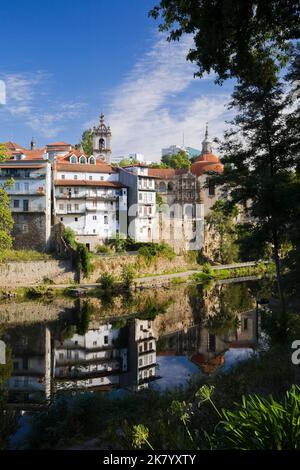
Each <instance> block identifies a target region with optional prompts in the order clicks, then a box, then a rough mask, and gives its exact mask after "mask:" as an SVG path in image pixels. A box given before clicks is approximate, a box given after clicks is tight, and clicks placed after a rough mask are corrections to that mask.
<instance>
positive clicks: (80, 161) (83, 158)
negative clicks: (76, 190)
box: [79, 155, 86, 165]
mask: <svg viewBox="0 0 300 470" xmlns="http://www.w3.org/2000/svg"><path fill="white" fill-rule="evenodd" d="M79 163H81V164H82V165H84V164H85V163H86V158H85V157H84V156H83V155H82V156H81V157H80V158H79Z"/></svg>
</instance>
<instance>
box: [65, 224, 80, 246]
mask: <svg viewBox="0 0 300 470" xmlns="http://www.w3.org/2000/svg"><path fill="white" fill-rule="evenodd" d="M63 239H64V241H65V242H66V244H67V245H69V246H70V247H71V248H73V250H76V246H77V241H76V235H75V232H74V230H72V229H71V228H69V227H65V228H64V232H63Z"/></svg>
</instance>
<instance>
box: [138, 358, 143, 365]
mask: <svg viewBox="0 0 300 470" xmlns="http://www.w3.org/2000/svg"><path fill="white" fill-rule="evenodd" d="M142 365H143V359H139V366H140V367H141V366H142Z"/></svg>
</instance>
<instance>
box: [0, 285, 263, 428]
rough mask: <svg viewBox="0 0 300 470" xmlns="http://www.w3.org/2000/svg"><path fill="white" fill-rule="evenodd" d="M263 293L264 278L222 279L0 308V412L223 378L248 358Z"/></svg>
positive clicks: (257, 329)
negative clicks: (90, 395) (199, 377)
mask: <svg viewBox="0 0 300 470" xmlns="http://www.w3.org/2000/svg"><path fill="white" fill-rule="evenodd" d="M269 289H270V281H268V280H267V279H252V280H247V281H239V280H231V281H223V282H222V281H220V282H217V283H211V284H207V285H178V286H173V287H170V288H164V289H157V290H154V289H152V290H150V289H145V290H143V291H140V292H138V293H135V294H133V295H123V296H117V297H111V296H108V297H102V298H96V297H90V298H76V299H72V298H67V299H65V298H55V299H47V300H45V301H43V302H41V301H27V302H23V303H17V302H16V303H14V302H13V301H5V302H2V303H1V304H0V309H1V310H0V312H1V313H0V339H1V343H0V344H1V351H0V352H1V357H0V360H1V358H2V364H1V366H0V373H1V377H0V384H1V394H2V406H5V408H6V409H9V410H13V411H14V413H16V414H17V415H18V416H24V414H25V415H28V414H36V413H40V412H42V411H43V410H45V409H47V407H48V406H49V404H50V403H51V402H52V401H53V400H55V399H56V398H57V397H58V396H61V395H64V396H67V397H69V396H74V395H76V394H78V393H80V394H82V393H85V392H93V393H95V394H102V393H104V392H106V393H110V394H113V395H121V394H124V393H131V394H135V393H139V392H140V391H142V390H144V389H148V388H153V389H156V390H160V391H161V390H165V389H167V388H169V389H172V388H175V387H178V386H182V387H185V386H186V385H187V384H188V383H189V381H190V380H191V379H193V376H195V374H196V375H199V374H206V375H207V374H216V373H219V372H220V371H224V370H226V369H228V368H230V367H232V365H233V364H235V363H236V362H237V361H241V360H243V359H245V358H247V357H249V355H251V354H253V353H255V351H256V350H257V348H258V344H259V338H260V330H261V326H260V312H259V308H257V306H258V304H257V299H260V298H262V297H268V295H269ZM3 362H5V364H3ZM21 421H22V420H21Z"/></svg>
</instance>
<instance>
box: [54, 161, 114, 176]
mask: <svg viewBox="0 0 300 470" xmlns="http://www.w3.org/2000/svg"><path fill="white" fill-rule="evenodd" d="M55 168H56V170H57V171H65V172H68V171H72V172H73V173H74V172H75V173H76V172H85V173H114V170H113V168H112V166H111V165H108V164H107V163H102V162H99V161H97V162H96V165H91V164H89V163H86V164H81V163H66V162H64V163H60V162H57V163H56V165H55Z"/></svg>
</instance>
